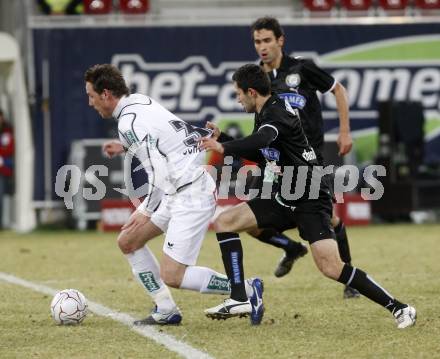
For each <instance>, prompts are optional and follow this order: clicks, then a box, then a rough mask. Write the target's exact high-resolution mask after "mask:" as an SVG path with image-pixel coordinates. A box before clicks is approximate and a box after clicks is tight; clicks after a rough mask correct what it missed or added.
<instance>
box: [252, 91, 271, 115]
mask: <svg viewBox="0 0 440 359" xmlns="http://www.w3.org/2000/svg"><path fill="white" fill-rule="evenodd" d="M270 96H271V95H267V96H258V97H257V99H256V103H255V112H256V113H258V114H259V113H260V112H261V109H262V108H263V106H264V104H265V103H266V101H267V100H268V99H269V97H270Z"/></svg>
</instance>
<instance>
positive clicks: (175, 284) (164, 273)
mask: <svg viewBox="0 0 440 359" xmlns="http://www.w3.org/2000/svg"><path fill="white" fill-rule="evenodd" d="M160 278H161V279H162V281H163V282H164V283H165V284H166V285H167V286H168V287H171V288H180V285H181V284H182V280H181V278H180V277H179V275H178V273H177V272H175V271H174V270H172V269H169V268H161V269H160Z"/></svg>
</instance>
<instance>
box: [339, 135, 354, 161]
mask: <svg viewBox="0 0 440 359" xmlns="http://www.w3.org/2000/svg"><path fill="white" fill-rule="evenodd" d="M337 144H338V147H339V156H345V155H346V154H347V153H348V152H350V151H351V147H352V146H353V140H352V139H351V135H350V133H349V132H343V133H339V136H338V140H337Z"/></svg>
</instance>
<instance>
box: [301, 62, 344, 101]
mask: <svg viewBox="0 0 440 359" xmlns="http://www.w3.org/2000/svg"><path fill="white" fill-rule="evenodd" d="M302 73H303V76H305V78H306V79H307V81H308V82H309V83H310V84H311V85H312V86H313V87H314V88H316V89H317V90H318V91H319V92H321V93H326V92H328V91H330V89H332V87H333V86H334V84H335V81H336V80H335V79H334V77H333V76H331V75H330V74H329V73H327V72H326V71H324V70H323V69H321V68H320V67H318V66H317V65H316V64H315V63H314V62H313V61H312V60H310V59H304V60H302Z"/></svg>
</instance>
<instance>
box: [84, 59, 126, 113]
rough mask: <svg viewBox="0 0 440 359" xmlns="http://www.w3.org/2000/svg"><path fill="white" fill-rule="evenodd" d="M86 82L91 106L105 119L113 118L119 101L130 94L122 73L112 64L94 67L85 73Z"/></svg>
mask: <svg viewBox="0 0 440 359" xmlns="http://www.w3.org/2000/svg"><path fill="white" fill-rule="evenodd" d="M84 80H85V82H86V92H87V95H88V96H89V106H92V107H93V108H94V109H95V110H96V111H97V112H98V113H99V114H100V115H101V116H102V117H104V118H110V117H112V113H113V110H114V108H115V107H116V105H117V104H118V101H119V99H120V98H121V97H122V96H125V95H128V94H129V93H130V91H129V90H128V87H127V85H126V83H125V80H124V78H123V77H122V74H121V72H120V71H119V70H118V69H117V68H116V67H115V66H113V65H110V64H102V65H95V66H92V67H91V68H89V69H88V70H87V71H86V72H85V74H84Z"/></svg>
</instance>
